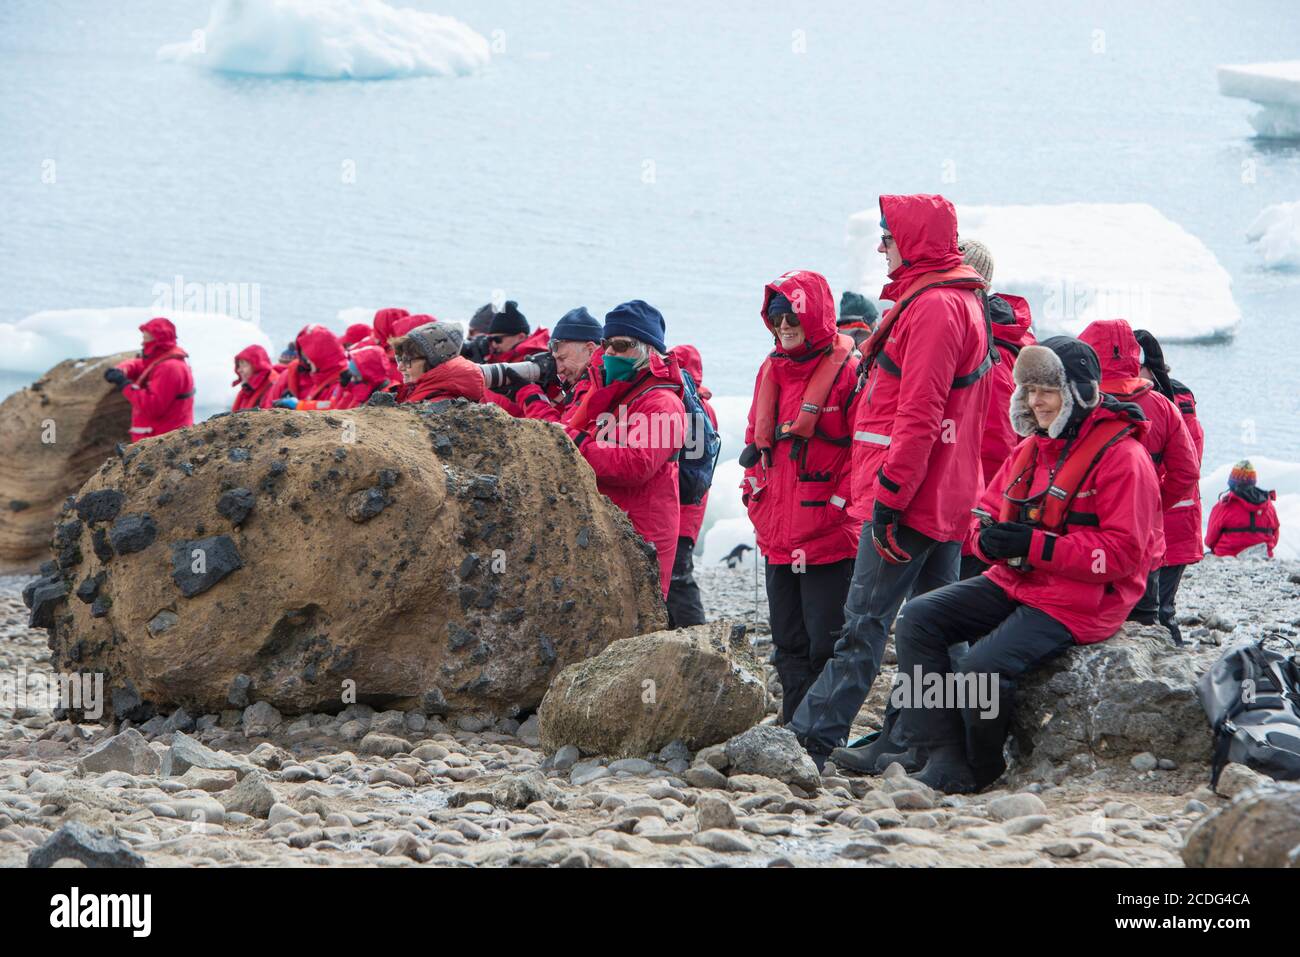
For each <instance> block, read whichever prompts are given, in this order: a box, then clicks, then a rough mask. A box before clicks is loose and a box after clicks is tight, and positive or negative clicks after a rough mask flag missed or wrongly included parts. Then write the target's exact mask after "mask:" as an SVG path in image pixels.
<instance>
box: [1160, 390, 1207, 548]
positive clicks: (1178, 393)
mask: <svg viewBox="0 0 1300 957" xmlns="http://www.w3.org/2000/svg"><path fill="white" fill-rule="evenodd" d="M1170 384H1171V385H1172V386H1173V390H1174V404H1175V405H1177V406H1178V412H1179V414H1181V415H1182V417H1183V425H1185V426H1187V434H1188V435H1189V436H1191V439H1192V447H1193V448H1194V449H1195V450H1196V465H1197V472H1198V473H1199V472H1200V466H1201V465H1202V464H1203V463H1204V461H1205V429H1204V428H1202V427H1201V420H1200V419H1198V418H1197V417H1196V396H1194V395H1193V394H1192V390H1191V389H1189V388H1187V386H1185V385H1183V384H1182V383H1181V382H1179V381H1177V380H1176V379H1174V380H1170ZM1186 503H1190V504H1186ZM1204 553H1205V546H1204V544H1203V543H1202V541H1201V494H1200V487H1199V484H1198V486H1197V488H1196V489H1195V490H1194V491H1193V494H1192V495H1189V496H1188V497H1187V498H1185V499H1179V500H1178V501H1177V502H1175V503H1174V506H1173V507H1172V508H1170V509H1167V510H1166V511H1165V564H1166V565H1194V564H1196V563H1197V562H1199V561H1200V560H1201V557H1202V555H1204Z"/></svg>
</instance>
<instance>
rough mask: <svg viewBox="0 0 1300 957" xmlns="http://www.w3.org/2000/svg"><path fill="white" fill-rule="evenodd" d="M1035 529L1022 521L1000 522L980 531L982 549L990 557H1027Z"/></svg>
mask: <svg viewBox="0 0 1300 957" xmlns="http://www.w3.org/2000/svg"><path fill="white" fill-rule="evenodd" d="M1033 540H1034V530H1033V528H1031V527H1030V526H1028V525H1022V524H1021V523H1020V522H998V523H997V524H996V525H990V526H989V527H988V528H986V529H984V530H983V531H981V532H980V551H982V552H983V553H984V554H985V555H987V556H988V557H989V558H1004V559H1005V558H1025V557H1026V556H1028V555H1029V546H1030V545H1031V544H1032V543H1033Z"/></svg>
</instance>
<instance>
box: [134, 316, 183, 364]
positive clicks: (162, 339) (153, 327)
mask: <svg viewBox="0 0 1300 957" xmlns="http://www.w3.org/2000/svg"><path fill="white" fill-rule="evenodd" d="M140 331H141V332H147V333H149V335H151V336H153V342H150V343H148V344H147V345H145V346H144V347H143V348H142V349H141V350H140V353H141V355H143V356H144V357H145V359H153V358H155V357H157V356H160V355H163V354H164V353H166V352H171V351H172V350H173V349H175V348H176V327H175V326H174V325H172V321H171V320H170V319H164V318H163V317H162V316H156V317H154V318H153V319H150V320H149V321H148V322H146V323H144V324H142V325H141V326H140Z"/></svg>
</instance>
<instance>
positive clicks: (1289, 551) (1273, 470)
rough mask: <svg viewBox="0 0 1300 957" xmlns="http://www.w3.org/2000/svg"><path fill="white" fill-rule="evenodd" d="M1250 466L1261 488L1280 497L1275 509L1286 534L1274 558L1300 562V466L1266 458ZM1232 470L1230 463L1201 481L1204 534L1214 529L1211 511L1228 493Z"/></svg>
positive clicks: (1252, 459)
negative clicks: (1211, 522) (1224, 494)
mask: <svg viewBox="0 0 1300 957" xmlns="http://www.w3.org/2000/svg"><path fill="white" fill-rule="evenodd" d="M1250 462H1251V464H1252V465H1254V466H1255V471H1256V472H1257V473H1258V475H1259V487H1260V488H1266V489H1269V490H1271V491H1274V492H1276V493H1277V501H1276V502H1274V503H1273V507H1274V509H1276V510H1277V521H1278V526H1279V527H1280V528H1281V530H1282V532H1281V535H1280V536H1279V537H1278V541H1277V547H1276V548H1275V549H1273V557H1274V558H1280V559H1286V560H1288V561H1297V560H1300V463H1296V462H1283V461H1281V460H1280V459H1271V458H1267V457H1265V456H1262V455H1252V456H1250ZM1232 466H1233V463H1232V462H1227V463H1225V464H1223V465H1220V466H1219V467H1218V468H1217V469H1215V470H1214V471H1213V472H1211V473H1209V474H1208V475H1206V476H1205V477H1204V478H1203V479H1201V522H1202V529H1201V530H1202V531H1204V530H1205V529H1207V528H1209V527H1210V509H1212V508H1214V503H1215V502H1217V501H1218V500H1219V496H1220V495H1222V494H1223V493H1224V492H1225V491H1226V490H1227V488H1228V473H1229V472H1231V471H1232Z"/></svg>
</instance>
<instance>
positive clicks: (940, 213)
mask: <svg viewBox="0 0 1300 957" xmlns="http://www.w3.org/2000/svg"><path fill="white" fill-rule="evenodd" d="M880 212H881V215H882V216H884V218H885V224H886V225H887V226H888V228H889V232H890V234H891V235H892V236H893V237H894V242H895V243H897V244H898V252H899V254H900V255H901V256H902V257H903V265H902V266H900V267H899V268H898V269H895V270H894V271H893V272H891V273H890V274H889V278H890V279H892V280H893V282H892V283H890V284H889V285H887V286H885V289H884V291H882V292H881V294H880V298H881V299H887V300H889V301H890V302H897V301H898V300H897V298H896V297H895V296H892V295H890V290H891V288H892V289H893V290H895V291H896V290H897V289H898V288H901V287H900V286H899V285H898V284H899V283H903V282H906V280H908V279H911V278H914V277H916V276H920V275H923V274H924V273H928V272H940V271H942V270H945V269H955V268H956V267H958V266H960V265H961V264H962V258H961V253H959V252H958V251H957V210H956V209H954V208H953V205H952V203H950V202H948V200H946V199H944V198H943V197H942V196H939V195H934V196H931V195H928V194H926V193H915V194H913V195H910V196H881V197H880Z"/></svg>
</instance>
